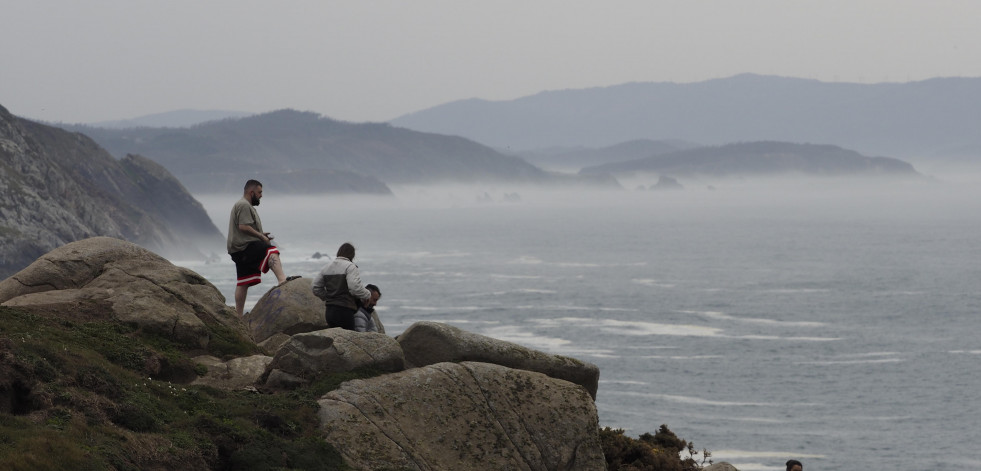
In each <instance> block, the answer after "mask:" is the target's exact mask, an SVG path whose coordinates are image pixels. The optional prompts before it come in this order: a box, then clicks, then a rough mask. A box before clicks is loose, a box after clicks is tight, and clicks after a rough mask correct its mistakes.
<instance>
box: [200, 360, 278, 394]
mask: <svg viewBox="0 0 981 471" xmlns="http://www.w3.org/2000/svg"><path fill="white" fill-rule="evenodd" d="M194 361H195V362H196V363H198V364H200V365H204V366H206V367H207V368H208V373H207V374H205V375H204V376H201V377H199V378H197V379H195V380H194V381H192V382H191V385H192V386H210V387H212V388H217V389H244V388H249V387H252V386H254V385H255V383H256V381H258V380H259V378H260V377H261V376H262V375H263V373H265V372H266V367H268V366H269V363H270V362H272V357H269V356H265V355H252V356H248V357H241V358H232V359H231V360H228V361H222V360H221V359H220V358H218V357H214V356H211V355H202V356H199V357H195V358H194Z"/></svg>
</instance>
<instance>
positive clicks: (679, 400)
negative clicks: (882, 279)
mask: <svg viewBox="0 0 981 471" xmlns="http://www.w3.org/2000/svg"><path fill="white" fill-rule="evenodd" d="M606 394H609V395H616V396H631V397H643V398H648V399H659V400H663V401H667V402H673V403H676V404H689V405H699V406H718V407H774V406H778V405H779V404H775V403H772V402H742V401H718V400H712V399H703V398H700V397H694V396H676V395H672V394H656V393H644V392H633V391H604V395H606Z"/></svg>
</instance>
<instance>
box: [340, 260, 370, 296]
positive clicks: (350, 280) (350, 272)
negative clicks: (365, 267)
mask: <svg viewBox="0 0 981 471" xmlns="http://www.w3.org/2000/svg"><path fill="white" fill-rule="evenodd" d="M345 275H346V276H347V289H348V291H349V292H350V293H351V294H352V295H353V296H354V297H356V298H358V299H360V300H362V301H368V300H369V299H371V292H370V291H368V289H367V288H365V287H364V283H362V282H361V273H359V272H358V267H357V265H355V264H354V263H352V264H351V265H349V266H348V267H347V271H346V273H345Z"/></svg>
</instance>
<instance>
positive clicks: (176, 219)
mask: <svg viewBox="0 0 981 471" xmlns="http://www.w3.org/2000/svg"><path fill="white" fill-rule="evenodd" d="M93 236H109V237H115V238H119V239H124V240H128V241H132V242H134V243H136V244H139V245H141V246H144V247H146V248H148V249H150V250H153V251H154V252H157V253H160V254H163V255H165V256H167V257H172V258H177V257H183V256H201V255H203V254H207V253H210V252H211V251H218V250H222V249H223V244H222V242H223V238H222V236H221V233H220V232H219V231H218V229H217V228H216V227H215V226H214V224H212V223H211V220H210V219H209V218H208V215H207V213H206V212H205V211H204V208H203V206H201V205H200V204H199V203H198V202H197V201H195V200H194V199H193V198H192V197H191V196H190V194H188V193H187V191H185V190H184V187H183V186H182V185H181V184H180V183H179V182H178V181H177V180H176V179H175V178H174V177H173V176H172V175H171V174H170V173H169V172H167V171H166V170H164V169H163V167H161V166H159V165H157V164H155V163H153V162H151V161H149V160H148V159H145V158H142V157H139V156H128V157H126V158H124V159H122V160H121V161H120V160H116V159H115V158H113V157H112V156H111V155H109V153H108V152H106V151H105V150H104V149H102V148H101V147H99V146H98V145H96V143H95V142H93V141H92V140H91V139H89V138H88V137H86V136H84V135H82V134H78V133H70V132H66V131H64V130H62V129H58V128H54V127H50V126H45V125H42V124H38V123H34V122H31V121H28V120H24V119H20V118H17V117H16V116H13V115H11V114H10V113H9V112H8V111H7V110H6V109H4V108H3V107H0V278H3V277H6V276H9V275H10V274H12V273H14V272H16V271H17V270H20V269H21V268H24V267H26V266H27V265H28V264H30V263H31V262H32V261H34V260H35V259H36V258H38V257H40V256H41V255H43V254H44V253H46V252H48V251H50V250H52V249H54V248H56V247H60V246H62V245H64V244H66V243H69V242H73V241H77V240H81V239H85V238H88V237H93Z"/></svg>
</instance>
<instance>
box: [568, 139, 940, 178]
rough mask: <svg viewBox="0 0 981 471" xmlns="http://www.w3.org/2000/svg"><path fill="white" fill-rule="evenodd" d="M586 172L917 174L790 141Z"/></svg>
mask: <svg viewBox="0 0 981 471" xmlns="http://www.w3.org/2000/svg"><path fill="white" fill-rule="evenodd" d="M582 173H584V174H605V173H612V174H615V175H627V174H633V173H656V174H661V175H672V176H694V175H704V176H713V177H731V176H750V175H781V174H793V175H807V176H901V177H920V176H921V175H920V174H919V173H918V172H917V171H916V170H915V169H914V168H913V166H912V165H910V164H909V163H907V162H904V161H902V160H898V159H893V158H889V157H866V156H864V155H861V154H859V153H858V152H855V151H851V150H848V149H842V148H841V147H838V146H831V145H815V144H793V143H788V142H748V143H737V144H727V145H724V146H717V147H699V148H695V149H687V150H681V151H677V152H671V153H667V154H661V155H655V156H651V157H647V158H643V159H637V160H631V161H627V162H615V163H610V164H605V165H597V166H593V167H587V168H584V169H582Z"/></svg>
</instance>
